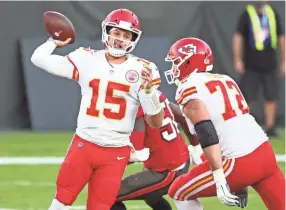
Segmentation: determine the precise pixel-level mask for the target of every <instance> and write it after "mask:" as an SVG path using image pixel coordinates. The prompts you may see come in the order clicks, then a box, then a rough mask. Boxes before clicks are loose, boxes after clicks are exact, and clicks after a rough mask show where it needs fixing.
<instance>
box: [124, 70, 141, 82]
mask: <svg viewBox="0 0 286 210" xmlns="http://www.w3.org/2000/svg"><path fill="white" fill-rule="evenodd" d="M125 78H126V80H127V81H128V82H131V83H135V82H137V81H138V79H139V74H138V72H137V71H135V70H129V71H128V72H127V73H126V75H125Z"/></svg>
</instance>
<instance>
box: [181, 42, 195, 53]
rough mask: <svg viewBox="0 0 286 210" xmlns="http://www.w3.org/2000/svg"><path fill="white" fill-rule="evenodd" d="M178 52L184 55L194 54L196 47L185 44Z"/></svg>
mask: <svg viewBox="0 0 286 210" xmlns="http://www.w3.org/2000/svg"><path fill="white" fill-rule="evenodd" d="M178 51H179V52H180V53H182V54H184V55H189V54H195V53H196V52H197V47H196V46H195V45H193V44H187V45H184V46H182V47H181V48H180V49H179V50H178Z"/></svg>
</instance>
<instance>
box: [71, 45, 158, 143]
mask: <svg viewBox="0 0 286 210" xmlns="http://www.w3.org/2000/svg"><path fill="white" fill-rule="evenodd" d="M67 58H68V59H69V61H70V62H71V63H73V65H74V67H75V69H74V75H73V78H74V79H76V80H78V83H79V85H80V86H81V94H82V100H81V105H80V111H79V115H78V122H77V123H78V124H77V130H76V133H77V134H78V135H79V136H80V137H81V138H83V139H86V140H88V141H91V142H94V143H96V144H98V145H101V146H106V147H108V146H112V147H116V146H118V147H120V146H124V145H130V140H129V136H130V133H131V132H132V130H133V127H134V122H135V117H136V113H137V110H138V106H139V105H140V103H141V101H142V99H141V96H142V94H143V90H141V77H140V74H141V71H142V70H143V63H144V62H145V63H147V64H148V65H150V67H151V68H152V73H153V85H159V83H160V76H159V72H158V70H157V67H156V65H155V64H154V63H150V62H148V61H146V60H143V59H140V58H138V57H136V56H132V55H128V58H127V60H126V61H125V62H123V63H121V64H117V65H114V64H109V63H108V61H107V59H106V57H105V51H104V50H100V51H93V50H86V49H84V48H80V49H78V50H76V51H73V52H71V53H70V54H69V55H68V56H67Z"/></svg>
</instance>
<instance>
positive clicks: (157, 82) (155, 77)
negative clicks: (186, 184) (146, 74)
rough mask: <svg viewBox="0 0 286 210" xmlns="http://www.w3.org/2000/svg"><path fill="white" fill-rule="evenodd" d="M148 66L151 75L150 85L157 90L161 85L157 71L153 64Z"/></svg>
mask: <svg viewBox="0 0 286 210" xmlns="http://www.w3.org/2000/svg"><path fill="white" fill-rule="evenodd" d="M150 66H151V68H152V74H153V79H152V85H153V87H154V88H156V89H158V88H159V86H160V84H161V78H160V73H159V69H158V67H157V66H156V64H155V63H151V64H150Z"/></svg>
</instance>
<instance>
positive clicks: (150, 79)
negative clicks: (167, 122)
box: [139, 63, 164, 129]
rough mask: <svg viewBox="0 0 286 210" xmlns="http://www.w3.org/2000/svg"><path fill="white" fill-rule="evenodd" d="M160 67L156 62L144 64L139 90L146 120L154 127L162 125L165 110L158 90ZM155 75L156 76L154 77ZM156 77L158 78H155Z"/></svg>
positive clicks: (157, 127)
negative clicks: (158, 67)
mask: <svg viewBox="0 0 286 210" xmlns="http://www.w3.org/2000/svg"><path fill="white" fill-rule="evenodd" d="M156 75H159V72H158V69H157V67H156V65H155V64H153V65H150V64H149V65H148V64H145V63H144V64H143V70H142V72H141V79H142V84H141V88H140V90H139V100H140V103H141V106H142V108H143V110H144V113H145V114H146V115H145V120H146V122H147V123H148V124H149V125H150V126H151V127H152V128H156V129H159V128H161V127H162V123H163V118H164V112H163V109H162V106H161V103H160V100H159V94H158V92H157V91H156V89H157V87H158V82H154V81H156V80H160V77H158V76H157V77H158V78H156ZM154 76H155V77H154ZM155 78H156V79H155Z"/></svg>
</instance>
